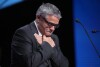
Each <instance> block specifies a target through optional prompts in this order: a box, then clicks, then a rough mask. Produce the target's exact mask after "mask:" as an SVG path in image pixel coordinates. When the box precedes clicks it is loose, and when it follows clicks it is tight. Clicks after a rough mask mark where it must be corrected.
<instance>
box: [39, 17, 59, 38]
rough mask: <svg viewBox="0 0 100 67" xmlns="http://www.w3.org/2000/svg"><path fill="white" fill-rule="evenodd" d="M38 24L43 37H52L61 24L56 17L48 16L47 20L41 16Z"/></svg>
mask: <svg viewBox="0 0 100 67" xmlns="http://www.w3.org/2000/svg"><path fill="white" fill-rule="evenodd" d="M38 19H39V22H38V28H39V30H40V32H41V33H42V35H45V36H48V37H49V36H51V34H52V33H53V32H54V30H55V28H56V27H57V26H58V24H59V19H58V18H57V17H56V16H52V15H48V16H46V18H44V17H42V16H40V17H39V18H38Z"/></svg>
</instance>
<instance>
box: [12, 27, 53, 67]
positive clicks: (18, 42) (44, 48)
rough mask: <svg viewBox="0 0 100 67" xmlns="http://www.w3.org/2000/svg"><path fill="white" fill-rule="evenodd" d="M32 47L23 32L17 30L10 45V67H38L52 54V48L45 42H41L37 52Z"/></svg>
mask: <svg viewBox="0 0 100 67" xmlns="http://www.w3.org/2000/svg"><path fill="white" fill-rule="evenodd" d="M32 46H34V44H32V42H31V39H30V38H29V37H28V35H27V34H26V33H25V31H24V30H22V29H19V30H17V31H16V32H15V34H14V36H13V39H12V44H11V67H38V66H39V65H40V64H42V63H43V62H44V61H46V60H47V59H49V58H50V56H51V55H52V53H53V48H52V47H51V46H50V45H49V44H48V43H47V42H43V43H42V45H41V46H40V48H38V50H36V49H33V48H32Z"/></svg>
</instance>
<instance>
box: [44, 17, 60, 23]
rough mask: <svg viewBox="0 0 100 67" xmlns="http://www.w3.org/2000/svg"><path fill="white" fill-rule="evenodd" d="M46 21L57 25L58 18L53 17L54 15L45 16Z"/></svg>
mask: <svg viewBox="0 0 100 67" xmlns="http://www.w3.org/2000/svg"><path fill="white" fill-rule="evenodd" d="M46 19H47V21H49V22H52V23H55V24H58V23H59V20H60V19H59V18H58V17H56V16H54V15H47V16H46Z"/></svg>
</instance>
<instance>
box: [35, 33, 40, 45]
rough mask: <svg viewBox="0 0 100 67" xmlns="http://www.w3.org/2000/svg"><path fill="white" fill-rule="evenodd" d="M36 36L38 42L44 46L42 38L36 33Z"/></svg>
mask: <svg viewBox="0 0 100 67" xmlns="http://www.w3.org/2000/svg"><path fill="white" fill-rule="evenodd" d="M34 36H35V38H36V40H37V42H38V43H39V44H42V37H41V36H39V35H38V34H37V33H35V34H34Z"/></svg>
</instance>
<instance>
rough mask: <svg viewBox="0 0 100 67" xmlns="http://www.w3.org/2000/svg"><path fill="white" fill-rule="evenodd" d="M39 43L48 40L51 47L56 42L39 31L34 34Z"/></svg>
mask: <svg viewBox="0 0 100 67" xmlns="http://www.w3.org/2000/svg"><path fill="white" fill-rule="evenodd" d="M34 36H35V38H36V39H37V41H38V43H39V44H42V42H43V41H46V42H48V43H49V44H50V46H51V47H54V46H55V43H54V41H53V39H52V38H51V37H46V36H45V35H43V36H39V35H38V34H37V33H35V34H34Z"/></svg>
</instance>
